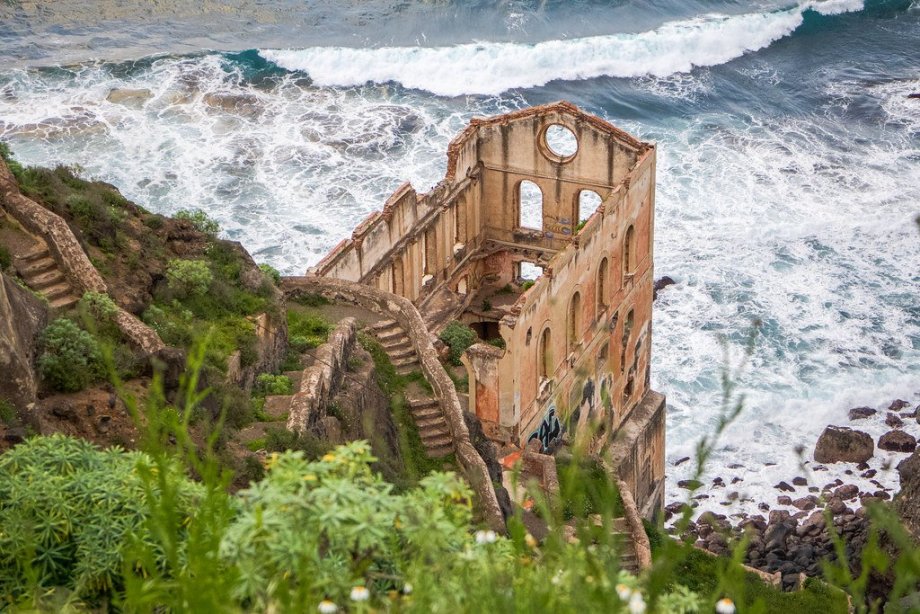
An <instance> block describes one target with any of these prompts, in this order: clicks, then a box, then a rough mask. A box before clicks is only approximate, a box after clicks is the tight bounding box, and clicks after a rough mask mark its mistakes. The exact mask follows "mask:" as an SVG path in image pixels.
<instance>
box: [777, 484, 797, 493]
mask: <svg viewBox="0 0 920 614" xmlns="http://www.w3.org/2000/svg"><path fill="white" fill-rule="evenodd" d="M773 488H776V489H777V490H780V491H782V492H795V488H793V487H792V486H790V485H789V484H787V483H786V482H780V483H779V484H777V485H776V486H774V487H773Z"/></svg>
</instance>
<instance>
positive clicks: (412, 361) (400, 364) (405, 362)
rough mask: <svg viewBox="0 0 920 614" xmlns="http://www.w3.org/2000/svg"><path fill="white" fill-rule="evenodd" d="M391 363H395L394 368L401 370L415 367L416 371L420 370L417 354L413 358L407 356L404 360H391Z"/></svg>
mask: <svg viewBox="0 0 920 614" xmlns="http://www.w3.org/2000/svg"><path fill="white" fill-rule="evenodd" d="M390 362H392V363H393V366H394V367H396V368H397V369H399V368H400V367H407V366H411V365H414V366H415V368H416V369H418V368H419V363H418V357H416V356H415V354H412V355H411V356H406V357H403V358H391V359H390Z"/></svg>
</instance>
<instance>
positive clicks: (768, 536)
mask: <svg viewBox="0 0 920 614" xmlns="http://www.w3.org/2000/svg"><path fill="white" fill-rule="evenodd" d="M792 530H793V529H792V527H790V526H789V525H788V524H786V523H779V524H774V525H771V526H769V527H767V530H766V532H765V533H764V534H763V541H764V547H765V548H766V549H767V550H768V551H773V550H784V549H785V548H786V537H787V536H788V535H789V533H790V532H792Z"/></svg>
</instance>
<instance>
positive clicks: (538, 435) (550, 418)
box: [527, 405, 562, 452]
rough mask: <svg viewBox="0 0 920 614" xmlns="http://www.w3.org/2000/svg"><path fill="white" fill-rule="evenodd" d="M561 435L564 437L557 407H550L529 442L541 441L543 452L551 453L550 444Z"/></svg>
mask: <svg viewBox="0 0 920 614" xmlns="http://www.w3.org/2000/svg"><path fill="white" fill-rule="evenodd" d="M560 435H562V424H560V423H559V418H557V417H556V406H555V405H550V406H549V409H548V410H547V411H546V415H545V416H543V420H541V421H540V426H539V428H537V430H535V431H534V432H533V433H531V434H530V437H528V438H527V441H528V442H530V441H532V440H534V439H538V440H540V444H541V446H542V451H543V452H549V446H550V444H552V443H553V442H554V441H555V440H556V438H558V437H559V436H560Z"/></svg>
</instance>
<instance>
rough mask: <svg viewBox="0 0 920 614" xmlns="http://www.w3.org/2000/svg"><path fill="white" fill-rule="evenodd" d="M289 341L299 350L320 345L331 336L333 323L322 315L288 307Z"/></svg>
mask: <svg viewBox="0 0 920 614" xmlns="http://www.w3.org/2000/svg"><path fill="white" fill-rule="evenodd" d="M287 321H288V343H289V344H290V346H291V347H292V348H293V349H294V350H295V351H297V352H305V351H306V350H309V349H311V348H315V347H319V346H320V345H322V344H323V343H325V342H326V339H328V338H329V331H331V330H332V325H331V324H330V323H329V322H327V321H326V320H325V319H323V318H322V317H321V316H318V315H313V314H310V313H306V312H304V311H300V310H298V309H293V308H291V309H288V311H287Z"/></svg>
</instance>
